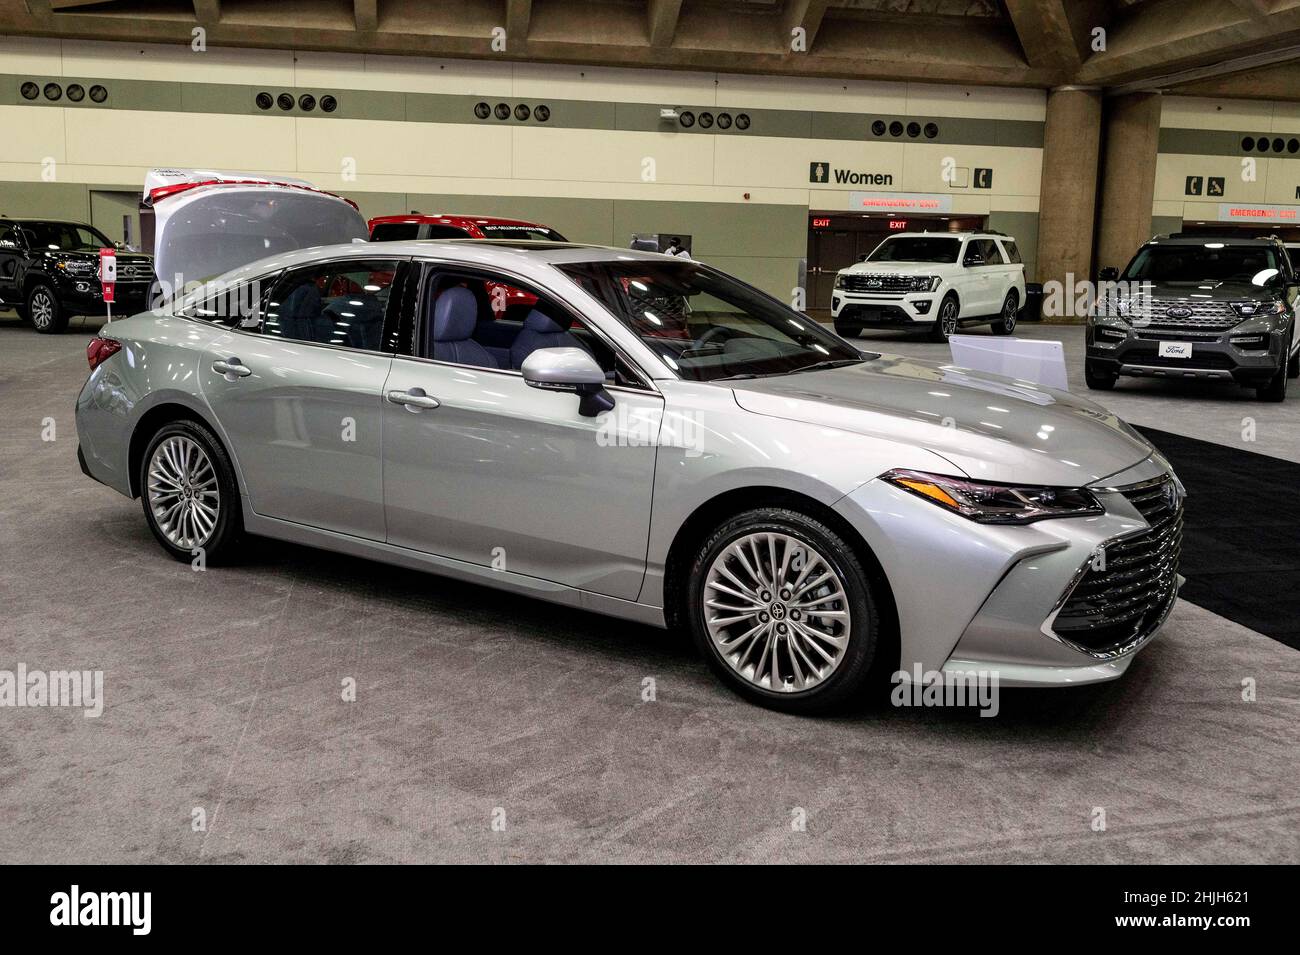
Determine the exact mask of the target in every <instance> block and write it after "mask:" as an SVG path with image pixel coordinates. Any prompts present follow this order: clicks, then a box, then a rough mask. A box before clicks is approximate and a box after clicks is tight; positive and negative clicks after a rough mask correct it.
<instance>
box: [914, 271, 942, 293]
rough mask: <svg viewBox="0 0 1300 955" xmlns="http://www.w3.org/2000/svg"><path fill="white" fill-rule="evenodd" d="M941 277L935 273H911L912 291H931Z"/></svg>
mask: <svg viewBox="0 0 1300 955" xmlns="http://www.w3.org/2000/svg"><path fill="white" fill-rule="evenodd" d="M941 281H942V279H940V278H939V276H937V275H913V276H912V291H913V292H933V291H935V290H936V289H938V287H939V283H940V282H941Z"/></svg>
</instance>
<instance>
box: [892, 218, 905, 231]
mask: <svg viewBox="0 0 1300 955" xmlns="http://www.w3.org/2000/svg"><path fill="white" fill-rule="evenodd" d="M889 228H891V229H900V230H904V231H905V230H906V229H907V220H906V219H890V220H889Z"/></svg>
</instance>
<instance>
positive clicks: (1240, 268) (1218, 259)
mask: <svg viewBox="0 0 1300 955" xmlns="http://www.w3.org/2000/svg"><path fill="white" fill-rule="evenodd" d="M1279 268H1280V263H1279V262H1278V256H1277V253H1276V251H1275V250H1274V249H1273V248H1271V247H1270V246H1266V245H1228V244H1226V243H1224V242H1205V243H1203V244H1201V245H1190V244H1188V245H1148V246H1145V247H1144V248H1142V249H1140V250H1139V251H1138V254H1137V255H1135V256H1134V257H1133V261H1132V262H1130V263H1129V266H1128V268H1127V269H1125V270H1124V276H1123V277H1124V278H1125V279H1126V280H1129V281H1134V282H1187V283H1193V284H1194V283H1197V282H1249V283H1251V284H1253V285H1264V284H1265V283H1267V282H1268V281H1269V280H1270V279H1272V278H1273V277H1274V276H1275V275H1277V274H1278V270H1279Z"/></svg>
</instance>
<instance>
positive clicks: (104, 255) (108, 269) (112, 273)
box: [99, 249, 117, 321]
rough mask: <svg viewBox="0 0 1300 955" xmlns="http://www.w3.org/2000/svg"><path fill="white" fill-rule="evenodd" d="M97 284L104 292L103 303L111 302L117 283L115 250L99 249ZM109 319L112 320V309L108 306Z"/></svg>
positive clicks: (108, 303)
mask: <svg viewBox="0 0 1300 955" xmlns="http://www.w3.org/2000/svg"><path fill="white" fill-rule="evenodd" d="M99 284H100V285H101V286H102V288H103V292H104V304H105V305H110V306H111V305H112V304H113V289H114V288H115V287H116V285H117V250H116V249H100V250H99ZM108 312H109V321H112V314H113V310H112V308H110V309H109V310H108Z"/></svg>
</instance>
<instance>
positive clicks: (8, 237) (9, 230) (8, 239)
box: [0, 225, 23, 252]
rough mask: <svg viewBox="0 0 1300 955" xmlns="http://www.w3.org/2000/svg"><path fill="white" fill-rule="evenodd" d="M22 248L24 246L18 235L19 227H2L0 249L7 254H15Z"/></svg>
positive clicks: (0, 228) (0, 230) (0, 229)
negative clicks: (14, 252)
mask: <svg viewBox="0 0 1300 955" xmlns="http://www.w3.org/2000/svg"><path fill="white" fill-rule="evenodd" d="M22 246H23V244H22V241H21V239H20V237H19V235H18V227H17V226H12V225H7V226H0V249H4V250H5V251H7V252H13V251H16V250H17V249H21V248H22Z"/></svg>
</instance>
